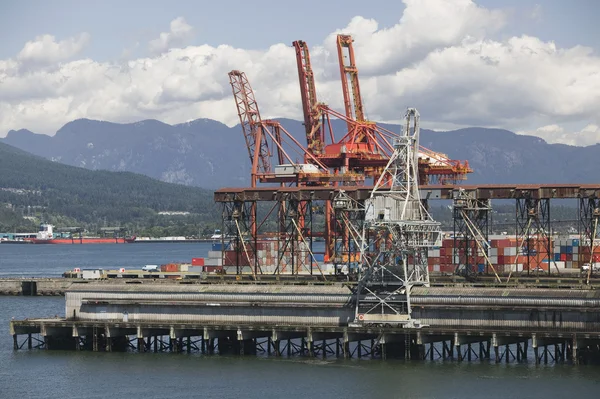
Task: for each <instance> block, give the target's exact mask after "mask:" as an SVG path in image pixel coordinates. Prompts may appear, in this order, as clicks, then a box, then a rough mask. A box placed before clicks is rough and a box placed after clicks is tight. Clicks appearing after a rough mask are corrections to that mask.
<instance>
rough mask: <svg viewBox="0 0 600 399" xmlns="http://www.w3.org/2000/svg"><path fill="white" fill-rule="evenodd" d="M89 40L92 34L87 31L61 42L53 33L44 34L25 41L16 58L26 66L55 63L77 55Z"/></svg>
mask: <svg viewBox="0 0 600 399" xmlns="http://www.w3.org/2000/svg"><path fill="white" fill-rule="evenodd" d="M89 40H90V35H89V34H87V33H85V32H84V33H81V34H80V35H78V36H75V37H71V38H68V39H65V40H61V41H59V42H57V41H56V38H55V37H54V36H52V35H42V36H38V37H36V38H35V40H32V41H29V42H27V43H25V46H24V47H23V49H22V50H21V51H20V52H19V54H18V55H17V57H16V58H17V61H19V62H20V63H21V65H23V66H26V67H37V66H46V65H49V64H55V63H57V62H59V61H64V60H68V59H70V58H72V57H73V56H75V55H77V54H78V53H79V52H80V51H81V50H82V49H83V48H84V47H85V46H86V45H87V44H88V42H89Z"/></svg>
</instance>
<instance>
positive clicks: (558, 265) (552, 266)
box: [550, 260, 566, 269]
mask: <svg viewBox="0 0 600 399" xmlns="http://www.w3.org/2000/svg"><path fill="white" fill-rule="evenodd" d="M555 265H556V266H555ZM565 266H566V265H565V262H564V261H562V260H557V261H554V262H550V269H556V268H559V269H564V268H565Z"/></svg>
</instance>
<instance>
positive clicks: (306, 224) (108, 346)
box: [10, 34, 600, 363]
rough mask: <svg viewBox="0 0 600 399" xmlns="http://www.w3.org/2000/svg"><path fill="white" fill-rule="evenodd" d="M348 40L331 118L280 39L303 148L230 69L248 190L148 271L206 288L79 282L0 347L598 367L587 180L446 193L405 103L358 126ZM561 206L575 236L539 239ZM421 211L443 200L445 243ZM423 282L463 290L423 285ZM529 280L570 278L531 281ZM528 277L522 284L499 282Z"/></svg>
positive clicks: (450, 187) (453, 175)
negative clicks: (398, 114) (569, 205)
mask: <svg viewBox="0 0 600 399" xmlns="http://www.w3.org/2000/svg"><path fill="white" fill-rule="evenodd" d="M352 43H353V39H352V37H351V36H349V35H343V34H340V35H338V36H337V50H338V60H339V67H340V77H341V83H342V94H343V98H344V112H338V111H335V110H333V109H331V108H330V107H329V106H328V105H327V104H325V103H323V102H320V101H319V100H318V99H317V95H316V93H317V90H316V85H315V80H314V73H313V70H312V64H311V60H310V54H309V50H308V46H307V44H306V43H305V42H303V41H295V42H294V43H293V46H294V48H295V51H296V61H297V68H298V77H299V83H300V97H301V103H302V109H303V114H304V126H305V129H306V145H302V144H301V143H300V142H299V141H298V140H296V139H295V138H294V137H293V136H292V135H291V134H290V133H289V132H288V131H287V130H286V129H285V128H284V127H283V126H282V124H281V123H280V122H279V121H276V120H269V119H262V118H261V116H260V111H259V107H258V103H257V101H256V98H255V96H254V91H253V90H252V88H251V86H250V83H249V79H248V77H247V76H246V74H245V73H244V72H242V71H239V70H232V71H231V72H229V74H228V76H229V80H230V84H231V88H232V93H233V97H234V100H235V105H236V107H237V111H238V115H239V119H240V125H241V129H242V134H243V135H244V138H245V142H246V145H247V149H248V155H249V159H250V163H251V175H250V187H246V188H223V189H220V190H217V191H216V192H215V201H216V202H217V203H219V204H221V206H222V228H221V231H222V234H221V239H220V243H219V245H218V248H213V251H211V253H209V256H208V257H207V258H206V259H202V261H200V260H198V261H197V262H196V263H197V264H192V265H191V266H189V265H188V271H187V272H185V271H181V270H179V271H175V270H165V271H160V272H158V273H173V272H177V273H189V268H190V267H192V268H193V267H197V268H200V267H201V268H202V271H201V272H200V270H199V269H198V273H197V274H198V276H204V275H206V278H205V279H204V278H203V279H199V280H198V281H197V282H196V283H192V284H181V282H180V283H178V284H144V283H142V284H127V282H125V283H123V284H99V283H95V282H93V281H88V280H91V279H80V280H79V281H80V282H83V281H85V282H86V284H72V285H71V286H70V287H69V288H68V289H66V291H65V300H66V310H65V317H61V318H53V319H32V320H30V319H26V320H12V321H11V322H10V329H11V330H10V331H11V334H12V335H13V338H14V347H15V349H21V348H23V347H24V346H25V345H27V347H28V348H33V347H39V348H45V349H68V348H72V349H75V350H82V349H91V350H94V351H100V350H106V351H113V350H137V351H139V352H145V351H165V350H169V351H174V352H181V351H186V352H191V351H194V350H197V351H200V352H202V353H215V352H218V353H239V354H248V353H250V354H254V353H258V352H259V351H264V352H265V353H267V354H269V353H274V354H275V355H282V354H283V353H286V354H287V355H290V356H291V355H294V354H301V355H307V356H323V357H327V356H330V355H335V356H344V357H352V356H356V357H363V356H371V357H380V358H383V359H386V358H388V357H400V358H404V359H435V358H441V359H447V358H450V359H453V358H456V359H458V360H473V359H477V360H483V359H490V360H491V359H494V360H495V361H496V362H501V361H503V362H511V361H518V362H521V361H534V362H536V363H538V362H542V361H543V362H547V361H549V359H550V360H551V361H554V362H570V363H588V362H595V361H598V360H599V358H598V344H599V343H600V325H599V323H600V316H599V313H598V305H600V303H599V302H598V301H599V299H597V291H596V290H594V283H595V280H596V279H595V273H596V272H597V268H598V265H597V263H598V261H600V258H598V256H600V253H599V252H598V249H597V238H598V221H599V219H600V184H597V185H582V184H576V183H572V182H570V183H568V184H551V185H543V184H542V185H540V184H533V185H510V184H505V185H489V184H488V185H477V186H474V185H465V184H463V181H464V180H466V178H467V176H468V174H470V173H472V172H473V170H472V169H471V168H470V166H469V164H468V162H467V161H462V160H453V159H451V158H449V157H448V156H447V155H446V154H441V153H437V152H435V151H432V150H430V149H427V148H424V147H422V146H420V144H419V133H420V115H419V112H418V111H417V110H416V109H415V108H408V109H407V110H406V113H405V122H404V125H403V127H402V131H401V132H400V133H394V132H391V131H389V130H387V129H385V128H383V127H382V126H380V125H378V124H377V123H376V122H374V121H370V120H367V119H366V114H367V113H366V110H365V107H364V104H363V102H362V99H361V95H360V83H359V79H358V68H357V66H356V62H355V61H356V60H355V53H354V48H353V44H352ZM332 119H338V120H342V121H344V122H345V124H346V129H344V131H342V132H334V131H333V128H332V126H333V125H332V123H331V120H332ZM298 159H301V161H300V162H298V161H297V160H298ZM564 199H571V200H573V201H577V203H578V210H579V234H578V236H577V237H554V236H553V234H552V231H553V230H552V223H551V221H552V219H551V217H550V210H551V207H550V204H551V201H553V200H564ZM434 200H445V201H448V202H450V203H451V208H452V212H453V231H452V233H451V236H450V237H444V234H443V233H442V231H441V227H440V223H439V222H437V221H436V220H434V219H433V218H432V217H431V215H430V213H429V203H430V202H431V201H434ZM496 200H504V201H507V200H508V201H513V202H514V203H515V206H516V209H515V215H516V222H515V237H514V238H511V237H493V236H490V215H491V212H492V202H493V201H496ZM317 240H319V241H323V242H324V249H323V250H322V251H321V253H319V252H318V251H317V249H316V248H317V246H315V245H314V243H315V242H316V241H317ZM200 263H203V264H200ZM124 273H125V271H121V279H120V280H121V281H124V280H125V279H124V278H123V277H125V275H124ZM436 274H439V275H440V276H442V277H443V275H444V274H452V275H454V276H458V277H460V278H462V279H463V280H464V281H466V282H468V283H469V284H470V285H469V286H461V285H460V284H461V283H459V284H456V285H455V286H451V285H452V282H447V283H446V284H444V285H446V286H435V284H436V283H435V282H434V281H435V279H436ZM540 275H543V276H544V278H547V279H554V280H553V281H554V282H555V283H556V284H557V285H558V286H560V285H561V284H562V281H563V279H567V276H570V278H571V279H573V281H572V282H570V283H566V284H565V286H563V287H557V288H544V287H543V283H541V282H540V281H541V280H540ZM552 275H554V277H551V276H552ZM183 276H184V275H183V274H181V275H180V278H182V277H183ZM226 276H227V277H226ZM229 276H235V279H234V280H233V281H232V283H229V284H224V280H225V278H229ZM573 276H576V277H573ZM82 277H83V272H82ZM165 277H166V275H165ZM442 277H440V278H442ZM446 277H448V276H446ZM176 278H177V277H176ZM528 278H530V279H531V278H533V279H535V281H536V286H535V287H527V286H525V287H523V286H512V287H511V286H508V284H510V282H511V281H512V282H514V281H515V280H521V279H528ZM219 279H221V280H220V281H219ZM269 279H270V280H271V281H270V282H269V283H268V284H265V282H264V281H265V280H269ZM344 279H346V280H347V281H345V282H343V280H344ZM116 280H119V279H118V276H117V279H116ZM139 280H140V279H139V275H138V281H139ZM159 280H160V277H159ZM166 280H169V279H166ZM205 280H206V281H205ZM273 280H274V281H273ZM288 280H291V281H288ZM298 280H304V281H302V282H301V283H300V284H298ZM311 280H312V281H311ZM340 280H342V281H340ZM490 281H492V282H493V284H494V285H493V286H492V285H490V286H486V285H485V282H490ZM131 282H132V283H133V281H131ZM182 282H187V281H184V280H182ZM574 282H578V283H577V284H575V285H573V284H574ZM36 286H37V283H36ZM36 289H37V287H36ZM32 291H34V290H33V286H32V285H30V286H29V292H30V293H31V292H32ZM165 337H166V338H165ZM282 345H283V347H282Z"/></svg>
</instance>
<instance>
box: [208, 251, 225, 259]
mask: <svg viewBox="0 0 600 399" xmlns="http://www.w3.org/2000/svg"><path fill="white" fill-rule="evenodd" d="M208 257H209V258H212V259H216V258H219V259H220V258H221V257H222V252H221V251H208Z"/></svg>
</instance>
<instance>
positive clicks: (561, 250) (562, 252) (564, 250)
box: [560, 245, 567, 254]
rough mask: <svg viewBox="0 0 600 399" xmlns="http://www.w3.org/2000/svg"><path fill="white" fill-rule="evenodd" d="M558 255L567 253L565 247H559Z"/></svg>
mask: <svg viewBox="0 0 600 399" xmlns="http://www.w3.org/2000/svg"><path fill="white" fill-rule="evenodd" d="M560 253H561V254H566V253H567V246H566V245H561V246H560Z"/></svg>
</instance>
